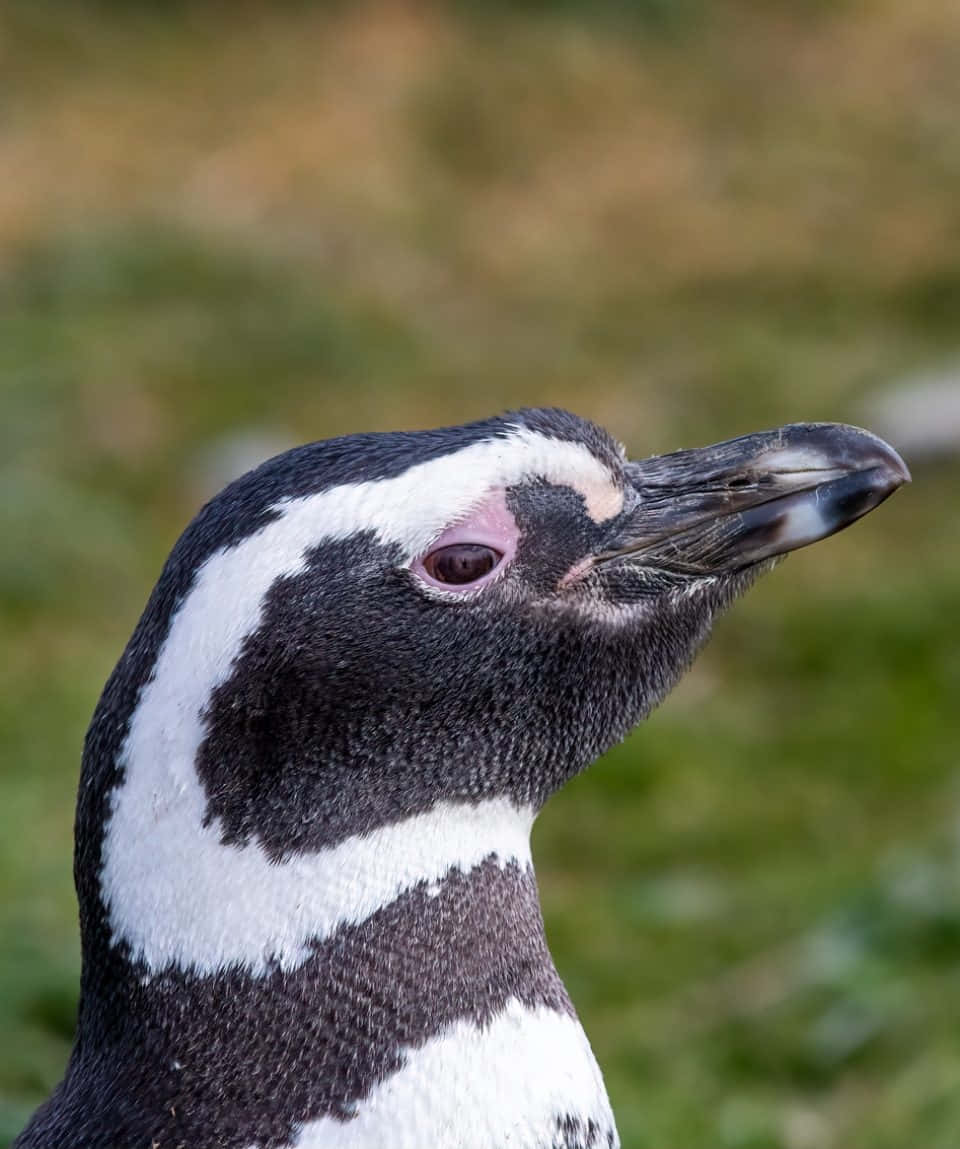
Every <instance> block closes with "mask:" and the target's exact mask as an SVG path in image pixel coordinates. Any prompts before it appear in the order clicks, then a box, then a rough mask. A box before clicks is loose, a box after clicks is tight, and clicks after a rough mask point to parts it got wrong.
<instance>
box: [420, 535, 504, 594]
mask: <svg viewBox="0 0 960 1149" xmlns="http://www.w3.org/2000/svg"><path fill="white" fill-rule="evenodd" d="M502 558H503V554H502V553H501V552H500V551H497V550H494V549H493V547H488V546H484V545H483V544H482V543H452V544H451V545H450V546H446V547H438V548H437V549H436V550H435V551H432V552H431V553H430V554H428V555H427V556H426V558H425V559H424V560H423V569H424V570H425V571H426V572H427V574H428V575H430V577H431V578H432V579H435V580H436V581H437V582H440V583H448V584H451V585H454V586H463V585H465V584H466V583H471V582H478V581H479V580H480V579H482V578H483V576H484V575H487V574H489V573H490V572H491V571H492V570H493V568H494V567H495V566H496V565H497V564H498V563H499V562H500V560H501V559H502Z"/></svg>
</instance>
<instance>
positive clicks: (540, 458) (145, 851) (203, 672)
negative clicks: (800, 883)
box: [100, 428, 622, 970]
mask: <svg viewBox="0 0 960 1149" xmlns="http://www.w3.org/2000/svg"><path fill="white" fill-rule="evenodd" d="M530 476H542V477H543V478H545V479H547V480H548V481H550V482H555V483H562V484H565V485H568V486H574V487H576V488H577V489H578V490H580V491H581V493H583V495H584V498H585V500H586V501H587V506H588V508H589V507H591V506H592V507H593V509H594V512H595V513H602V512H601V511H598V510H597V508H598V507H601V508H602V509H606V508H608V507H609V504H611V503H612V502H615V501H616V500H615V497H614V496H612V495H611V494H610V491H611V490H612V489H614V488H615V487H616V484H615V483H614V482H613V480H612V478H611V476H610V474H609V472H608V471H607V468H606V467H605V466H604V465H603V464H602V463H601V462H600V461H599V460H598V459H597V458H596V456H594V455H593V454H592V453H591V452H590V451H589V450H588V449H587V448H586V447H585V446H583V445H582V444H578V443H570V442H564V441H560V440H555V439H549V438H546V437H544V436H541V435H538V434H536V433H534V432H531V431H528V430H526V429H523V428H521V429H518V430H517V431H516V433H515V434H512V435H511V436H510V437H508V438H502V439H490V440H485V441H483V442H481V443H474V444H472V445H470V446H468V447H465V448H463V449H462V450H461V451H457V452H455V453H453V454H450V455H445V456H442V457H441V458H438V459H433V460H429V461H427V462H425V463H421V464H417V465H415V466H413V467H411V468H409V469H408V470H406V471H404V472H403V473H402V474H400V475H398V476H396V477H394V478H391V479H384V480H380V481H375V482H367V483H357V484H349V485H344V486H339V487H335V488H331V489H330V490H327V491H322V492H320V493H319V494H314V495H309V496H305V497H303V498H296V499H289V500H285V501H284V502H282V503H281V504H279V506H278V508H277V510H278V511H279V517H278V518H277V519H275V520H273V521H271V522H269V523H267V524H266V525H265V526H263V527H262V528H261V529H260V530H259V531H257V532H256V533H255V534H252V535H250V536H248V537H247V538H245V539H242V540H241V541H240V542H239V543H237V544H235V545H233V546H230V547H226V548H223V549H221V550H219V551H217V552H215V553H214V554H213V555H211V556H210V557H209V558H208V559H207V560H206V561H205V562H204V563H203V564H202V565H201V566H200V567H199V568H198V570H197V572H196V575H195V578H194V582H193V584H192V586H191V589H190V590H189V592H188V593H187V594H186V596H185V598H184V599H183V601H182V602H181V604H180V605H179V607H178V608H177V610H176V612H175V613H174V615H173V618H172V619H171V622H170V628H169V631H168V633H167V636H166V638H165V639H164V641H163V644H162V646H161V648H160V651H159V654H158V655H157V659H156V663H155V665H154V668H153V674H152V675H151V677H150V679H149V681H148V682H147V683H146V684H145V685H144V687H143V688H142V690H141V692H140V696H139V698H138V701H137V706H136V708H135V710H134V713H133V715H132V717H131V720H130V727H129V731H128V734H127V737H126V739H125V741H124V745H123V748H122V750H121V752H120V755H119V760H118V765H119V766H120V767H121V768H122V772H123V773H122V781H121V782H120V784H119V785H118V786H117V787H116V788H115V789H114V790H113V792H112V794H111V795H110V814H109V816H108V820H107V825H106V829H105V834H104V844H103V865H102V871H101V876H100V880H101V890H102V894H103V899H104V903H105V905H106V907H107V910H108V913H109V919H110V926H111V930H112V934H113V939H114V941H115V942H120V941H125V942H127V943H128V944H129V945H130V946H131V949H132V951H133V953H134V956H135V957H138V958H140V959H141V960H143V961H145V962H146V963H147V965H148V966H150V968H152V969H159V968H163V967H164V966H166V965H169V964H178V965H188V966H194V967H196V968H203V969H214V968H220V967H222V966H225V965H230V964H234V963H239V964H242V965H244V966H246V967H248V968H251V969H259V970H262V969H264V968H266V965H267V964H268V963H269V962H270V961H271V960H272V961H279V962H281V964H291V965H296V964H297V963H298V962H300V961H301V960H303V955H304V952H305V951H304V946H305V944H306V942H307V941H308V940H309V939H310V938H312V937H322V936H325V935H326V934H328V933H329V932H330V930H331V929H333V928H336V923H339V922H343V921H348V920H355V919H356V914H357V913H366V912H368V911H369V907H371V906H378V905H380V904H382V903H383V899H384V898H387V897H389V896H396V895H397V892H398V891H400V890H402V889H403V888H407V887H408V885H409V883H410V882H414V881H416V880H420V879H423V878H425V879H428V880H433V879H436V878H438V877H441V876H442V875H443V874H444V873H446V872H447V871H448V870H449V869H450V868H451V867H453V866H456V867H460V868H464V867H466V868H470V867H471V866H473V865H476V864H477V863H478V862H479V861H480V860H482V858H483V857H484V856H486V855H489V854H491V853H495V854H497V856H498V857H500V858H501V859H504V860H510V859H517V860H519V861H521V862H524V863H526V862H528V861H529V847H528V845H522V844H521V840H520V838H521V837H522V835H520V836H518V834H517V833H515V832H514V830H512V829H508V828H507V827H508V823H510V824H511V825H512V822H511V818H512V819H515V820H517V822H518V824H519V825H521V826H525V830H524V833H526V834H528V833H529V822H530V814H529V811H526V812H518V811H516V810H513V813H512V814H509V812H507V811H505V810H500V809H499V808H498V807H494V806H489V805H483V806H481V807H477V808H476V809H477V810H478V811H480V814H484V816H485V818H486V820H485V821H483V819H481V821H483V825H481V824H480V822H476V824H475V823H474V822H473V821H472V820H471V819H472V818H473V817H474V816H473V815H468V814H463V813H461V814H458V815H457V816H456V817H454V816H453V813H452V812H451V811H450V810H449V809H447V808H446V807H444V806H439V807H436V808H435V809H436V811H437V813H436V815H435V816H433V822H431V823H430V824H429V825H425V826H424V827H423V829H424V830H425V831H429V832H430V833H431V834H433V835H434V837H435V839H436V852H435V853H434V854H432V855H431V856H430V857H429V858H424V859H421V861H420V862H418V863H416V865H414V863H413V862H410V860H409V857H407V858H406V860H403V857H401V861H400V863H399V864H400V866H401V870H400V871H398V872H391V873H387V872H386V871H382V872H381V873H380V875H379V877H376V878H373V879H370V880H371V882H372V883H373V884H372V885H371V887H370V890H369V891H368V892H367V894H365V895H364V898H366V900H364V899H363V898H358V896H357V893H356V890H354V891H353V892H350V891H348V890H346V892H344V891H339V892H338V891H337V890H336V889H333V887H335V886H336V882H337V881H339V880H341V878H337V877H336V876H335V875H337V874H339V875H341V876H342V874H343V872H344V871H343V868H342V867H343V865H344V864H346V862H349V865H351V866H353V867H355V868H360V869H362V868H364V865H366V862H364V864H363V865H361V862H363V860H364V859H366V861H367V862H372V861H373V860H375V859H373V858H372V856H371V855H370V854H369V849H368V846H367V845H364V844H363V843H364V842H366V843H369V842H377V841H380V839H379V838H376V836H375V835H372V836H370V837H369V838H366V839H363V840H362V842H359V843H357V842H354V843H353V844H352V845H348V843H343V844H342V845H341V846H339V847H335V850H336V849H344V848H348V852H349V857H348V856H347V855H342V856H339V861H337V860H336V857H337V856H335V855H333V854H330V852H329V851H322V852H320V853H317V854H315V855H304V856H300V857H297V858H294V859H291V860H290V861H289V862H284V863H273V862H271V861H270V859H269V858H268V857H267V855H266V854H265V853H264V852H263V851H262V849H261V848H260V847H259V846H258V845H256V844H251V845H248V846H242V847H241V846H232V845H231V846H226V845H223V844H222V843H221V842H220V827H219V826H218V825H217V824H216V822H214V823H213V824H210V825H204V817H205V813H206V807H207V800H206V794H205V792H204V789H203V786H202V784H201V782H200V779H199V777H198V775H197V771H196V758H197V752H198V750H199V748H200V746H201V745H202V743H203V740H204V738H205V736H206V728H205V724H204V720H203V714H204V711H205V708H206V707H207V705H208V703H209V701H210V698H211V696H212V694H213V692H214V691H215V690H216V689H217V688H218V687H219V686H221V685H222V684H223V683H224V682H226V681H227V680H228V679H229V677H230V675H231V674H232V673H233V668H234V663H235V660H236V659H237V657H238V656H239V654H240V652H241V650H242V647H243V643H244V640H245V639H246V638H247V637H248V636H249V635H251V634H253V633H254V632H255V631H256V630H257V629H258V628H259V627H260V625H261V624H262V619H263V610H264V602H265V599H266V596H267V594H268V593H269V591H270V588H271V587H272V586H273V585H274V584H275V583H276V581H277V580H278V579H280V578H282V577H284V576H291V575H296V574H298V573H301V572H302V571H303V570H304V569H305V568H306V562H307V555H308V554H309V551H310V549H311V548H312V547H314V546H316V545H317V544H318V543H321V542H323V541H324V540H325V539H336V538H343V537H346V536H349V535H351V534H354V533H356V532H357V531H363V530H369V531H373V532H374V533H375V535H376V537H377V538H378V539H379V540H380V541H381V542H383V543H394V544H398V545H399V546H400V547H401V549H402V550H403V552H404V553H405V554H406V555H408V556H409V557H410V558H413V557H414V556H415V555H416V554H417V553H419V552H421V551H422V550H423V549H425V548H426V547H427V546H429V544H430V542H431V541H432V540H433V539H434V538H436V537H437V536H438V535H439V534H440V533H441V531H442V530H443V529H444V528H445V527H446V526H448V525H449V524H450V523H451V522H453V521H455V520H456V519H457V518H458V517H461V516H462V515H464V514H466V513H467V512H469V510H470V509H471V507H473V506H474V505H475V504H476V503H477V502H478V501H479V500H480V499H481V498H482V497H483V496H484V494H485V493H486V492H487V491H488V490H489V489H490V488H491V487H495V486H501V487H502V486H510V485H512V484H515V483H518V482H520V481H522V480H523V479H524V478H527V477H530ZM604 492H606V494H604ZM621 499H622V493H621ZM480 814H477V815H476V817H477V818H480ZM424 817H427V815H424ZM464 819H466V821H467V823H468V824H469V827H470V828H468V829H464V827H463V825H461V823H463V822H464ZM455 826H460V828H461V830H463V841H462V843H461V841H460V839H459V837H458V834H459V832H460V831H453V830H450V832H449V833H448V828H449V827H455ZM403 833H405V831H404V830H403V825H402V824H401V826H398V827H391V828H383V829H382V830H378V831H376V832H375V834H381V835H386V836H387V838H386V839H384V840H387V839H389V840H390V841H393V838H391V837H390V836H391V835H401V836H402V834H403ZM461 847H462V848H461ZM350 851H352V852H350ZM401 854H402V851H401ZM410 856H412V855H410ZM334 863H335V864H334ZM404 867H406V868H404ZM418 875H419V876H418ZM327 887H330V888H327ZM331 890H333V892H331ZM371 891H372V892H371ZM340 893H343V899H341V901H339V902H338V901H336V897H339V895H340ZM335 895H336V896H335ZM348 895H349V896H348ZM331 899H333V900H332V901H331ZM351 899H352V901H351ZM351 907H352V908H351ZM370 912H372V911H370Z"/></svg>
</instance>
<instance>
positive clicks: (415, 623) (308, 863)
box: [15, 409, 909, 1149]
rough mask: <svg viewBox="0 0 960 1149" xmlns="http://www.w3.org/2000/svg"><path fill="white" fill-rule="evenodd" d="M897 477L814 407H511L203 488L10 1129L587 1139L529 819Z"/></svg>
mask: <svg viewBox="0 0 960 1149" xmlns="http://www.w3.org/2000/svg"><path fill="white" fill-rule="evenodd" d="M908 478H909V474H908V471H907V468H906V466H905V464H904V463H903V460H902V459H901V458H900V457H899V456H898V455H897V453H896V452H895V451H894V450H893V449H892V448H891V447H889V446H888V445H887V444H886V443H884V442H883V441H882V440H880V439H878V438H876V437H874V436H873V435H871V434H869V433H868V432H866V431H862V430H859V429H856V428H852V427H847V426H841V425H836V424H797V425H791V426H786V427H782V428H780V429H777V430H774V431H767V432H761V433H756V434H750V435H745V436H742V437H740V438H736V439H733V440H730V441H728V442H724V443H720V444H717V445H714V446H710V447H704V448H697V449H690V450H681V451H676V452H674V453H672V454H667V455H661V456H656V457H653V458H648V459H644V460H642V461H639V462H636V461H634V462H631V461H629V460H628V458H627V455H626V454H625V452H624V450H623V448H622V447H621V446H620V445H619V444H618V443H617V442H616V441H615V440H614V439H613V438H612V437H611V436H610V435H609V434H607V433H606V432H605V431H604V430H601V429H600V428H599V427H597V426H595V425H593V424H592V423H590V422H587V421H586V420H584V419H581V418H578V417H576V416H574V415H572V414H569V413H567V412H564V411H560V410H555V409H535V410H523V411H519V412H514V413H511V414H508V415H504V416H499V417H495V418H490V419H486V420H483V421H480V422H474V423H470V424H467V425H465V426H459V427H449V428H442V429H438V430H427V431H416V432H409V433H407V432H396V433H378V434H357V435H350V436H346V437H343V438H337V439H331V440H328V441H323V442H317V443H311V444H309V445H306V446H302V447H298V448H295V449H293V450H290V451H288V452H286V453H284V454H281V455H279V456H278V457H276V458H274V459H271V460H269V461H268V462H266V463H264V464H263V465H262V466H260V467H258V468H257V469H255V470H253V471H251V472H250V473H248V474H246V475H244V476H243V477H241V478H240V479H238V480H236V481H235V482H233V483H232V484H231V485H229V486H228V487H227V488H226V489H225V490H224V491H223V492H222V493H221V494H219V495H218V496H217V497H215V498H214V499H213V500H212V501H211V502H209V503H208V504H207V505H206V506H205V507H204V508H203V509H202V510H201V511H200V513H199V514H198V515H197V516H196V518H195V519H194V520H193V522H192V523H191V524H190V525H189V526H188V527H187V529H186V530H185V532H184V533H183V535H182V536H181V538H180V539H179V541H178V542H177V543H176V545H175V546H174V548H173V550H172V552H171V554H170V556H169V558H168V560H167V562H166V565H165V566H164V568H163V571H162V573H161V575H160V578H159V581H158V582H157V584H156V587H155V588H154V590H153V592H152V594H151V596H150V598H149V601H148V603H147V605H146V608H145V610H144V613H143V616H142V617H141V619H140V621H139V623H138V624H137V627H136V629H135V630H134V632H133V635H132V637H131V638H130V641H129V643H128V645H127V647H126V649H125V650H124V652H123V654H122V656H121V657H120V660H119V662H118V664H117V666H116V668H115V670H114V671H113V673H112V675H111V676H110V679H109V681H108V682H107V684H106V687H105V689H104V691H103V695H102V697H101V699H100V701H99V704H98V705H97V708H96V711H95V713H94V716H93V719H92V722H91V725H90V728H89V731H88V734H87V737H86V741H85V747H84V753H83V766H82V774H81V780H80V787H79V797H78V805H77V817H76V851H75V879H76V886H77V893H78V899H79V907H80V928H81V936H82V953H83V966H82V976H81V996H80V1005H79V1011H78V1020H77V1032H76V1041H75V1045H74V1047H73V1051H72V1054H71V1057H70V1061H69V1065H68V1068H67V1070H66V1075H65V1077H64V1080H63V1082H62V1083H61V1084H60V1085H59V1087H58V1088H57V1089H56V1091H55V1092H54V1093H53V1095H52V1096H51V1098H50V1099H49V1100H48V1101H47V1102H46V1103H45V1104H44V1105H43V1106H42V1107H41V1108H40V1109H39V1110H38V1111H37V1113H36V1114H35V1115H34V1116H33V1118H32V1120H31V1121H30V1123H29V1124H28V1126H27V1128H26V1129H25V1131H24V1132H23V1133H22V1134H21V1135H20V1137H19V1139H18V1140H17V1141H16V1143H15V1144H16V1146H17V1147H18V1149H67V1147H69V1149H333V1147H336V1149H501V1147H504V1146H508V1145H509V1146H512V1147H514V1149H613V1147H615V1146H617V1145H618V1144H619V1141H618V1137H617V1132H616V1126H615V1122H614V1117H613V1114H612V1113H611V1109H610V1104H609V1101H608V1099H607V1094H606V1091H605V1089H604V1085H603V1079H602V1076H601V1073H600V1070H599V1069H598V1066H597V1063H596V1061H595V1059H594V1056H593V1053H592V1052H591V1048H590V1044H589V1042H588V1040H587V1037H586V1036H585V1034H584V1031H583V1029H582V1028H581V1026H580V1023H579V1022H578V1020H577V1015H576V1011H575V1009H574V1006H573V1004H572V1002H571V1000H570V998H569V996H568V994H567V992H566V990H565V988H564V985H563V983H562V981H561V980H560V977H559V975H558V974H557V971H556V970H555V968H554V965H553V962H552V961H551V958H550V952H549V949H548V946H547V940H546V937H545V934H544V925H543V920H542V917H541V912H540V907H539V902H538V896H537V886H536V881H535V877H534V871H533V868H532V863H531V856H530V845H529V839H530V830H531V826H532V824H533V820H534V818H535V817H536V816H537V814H538V813H539V812H540V810H541V808H542V807H543V806H544V804H545V802H546V801H547V799H548V798H549V797H550V795H551V794H552V793H554V792H555V791H556V790H557V789H558V788H559V787H561V786H562V785H563V784H564V782H566V781H567V780H568V779H570V778H571V777H573V776H574V775H575V774H577V773H578V772H580V771H581V770H583V769H584V768H585V767H586V766H588V765H589V764H590V763H591V762H593V760H594V759H596V758H597V757H598V756H599V755H601V754H602V753H603V752H604V751H605V750H607V749H608V748H609V747H611V746H612V745H613V744H615V743H616V742H617V741H618V740H620V739H622V738H623V737H624V736H625V735H626V734H627V733H628V732H629V731H630V730H631V729H632V728H633V727H634V726H635V725H636V724H637V723H638V722H640V721H641V720H642V719H643V718H644V717H645V716H646V715H647V714H648V713H649V712H650V711H651V709H652V708H653V707H654V706H656V705H657V703H658V702H659V701H660V700H661V699H662V698H663V697H664V696H665V695H666V694H667V692H668V691H669V690H670V688H671V687H672V686H673V685H674V683H676V681H677V680H678V679H679V678H680V677H681V675H682V674H683V673H684V671H685V670H686V669H687V667H688V666H689V664H690V662H691V660H692V659H693V657H694V655H695V654H696V653H697V651H698V650H699V649H700V648H701V646H702V645H703V643H704V642H705V640H706V638H707V636H708V634H709V632H710V628H711V624H712V622H713V620H714V618H715V617H716V616H717V615H718V613H719V612H721V611H722V610H723V609H724V608H726V607H727V606H728V605H729V604H730V603H731V602H732V601H733V600H734V599H736V598H737V597H738V596H739V595H740V594H742V593H743V592H744V591H745V590H746V589H747V588H748V587H749V586H750V585H751V584H752V583H753V582H754V581H755V580H756V578H757V577H758V576H759V575H760V574H761V573H763V572H764V571H766V570H768V569H769V568H770V567H771V566H772V565H773V564H774V562H775V561H776V560H777V558H778V556H780V555H783V554H785V553H786V552H788V551H790V550H793V549H796V548H797V547H801V546H804V545H806V544H808V543H811V542H814V541H816V540H818V539H821V538H824V537H825V536H827V535H829V534H832V533H833V532H835V531H838V530H840V529H841V528H843V527H845V526H847V525H848V524H850V523H851V522H853V521H854V520H855V519H857V518H859V517H861V516H862V515H864V514H866V513H867V512H868V511H870V510H872V509H873V508H874V507H876V506H877V505H878V504H879V503H880V502H882V501H883V500H884V499H885V498H886V497H887V496H888V495H890V494H891V493H892V492H893V491H894V490H896V488H897V487H899V486H900V485H901V484H903V483H904V482H906V481H907V480H908Z"/></svg>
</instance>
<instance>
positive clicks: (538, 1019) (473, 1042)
mask: <svg viewBox="0 0 960 1149" xmlns="http://www.w3.org/2000/svg"><path fill="white" fill-rule="evenodd" d="M564 1123H566V1125H564ZM565 1129H566V1130H567V1132H565V1131H564V1130H565ZM571 1129H572V1130H574V1131H576V1130H580V1131H581V1132H580V1134H579V1138H578V1135H577V1133H576V1132H570V1130H571ZM619 1143H620V1142H619V1140H618V1139H617V1136H616V1130H615V1126H614V1121H613V1114H612V1113H611V1111H610V1103H609V1101H608V1100H607V1093H606V1089H605V1088H604V1085H603V1079H602V1078H601V1076H600V1070H599V1069H598V1067H597V1063H596V1061H595V1060H594V1057H593V1052H592V1051H591V1049H590V1044H589V1042H588V1041H587V1038H586V1035H585V1034H584V1032H583V1030H582V1029H581V1027H580V1025H579V1023H578V1022H577V1021H576V1019H575V1018H572V1017H569V1016H566V1015H563V1014H559V1013H556V1012H554V1011H552V1010H549V1009H543V1008H540V1009H527V1008H526V1007H525V1006H523V1005H521V1004H520V1003H519V1002H517V1001H515V1000H514V1001H511V1002H510V1003H509V1004H508V1005H507V1007H506V1009H505V1010H504V1011H503V1012H502V1013H501V1014H499V1015H498V1016H497V1017H496V1018H495V1019H494V1020H493V1021H492V1022H491V1023H490V1024H489V1025H488V1026H485V1027H483V1028H480V1027H478V1026H476V1025H474V1024H472V1023H469V1022H458V1023H457V1024H455V1025H452V1026H450V1027H449V1028H447V1029H446V1030H445V1031H444V1032H443V1033H441V1034H439V1035H437V1036H436V1037H434V1038H431V1040H430V1041H428V1042H427V1043H426V1044H425V1045H423V1046H422V1047H420V1048H419V1049H415V1050H411V1051H410V1053H409V1054H408V1056H407V1059H406V1064H405V1065H404V1067H403V1068H402V1069H401V1070H399V1072H397V1073H395V1074H394V1075H393V1076H392V1077H390V1078H389V1079H388V1080H387V1081H385V1082H383V1084H381V1085H379V1086H377V1087H376V1088H375V1089H374V1090H373V1091H372V1092H371V1094H370V1095H369V1096H368V1097H367V1098H366V1099H365V1100H363V1101H361V1102H360V1103H359V1104H358V1105H357V1109H356V1116H355V1117H354V1118H353V1119H352V1120H350V1121H346V1122H341V1121H337V1120H334V1119H333V1118H323V1119H322V1120H320V1121H311V1122H308V1123H307V1124H305V1125H303V1126H302V1127H301V1129H300V1131H299V1135H298V1137H297V1139H296V1141H295V1142H294V1144H295V1145H296V1147H297V1149H503V1147H504V1146H510V1147H511V1149H616V1147H617V1146H618V1145H619Z"/></svg>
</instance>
